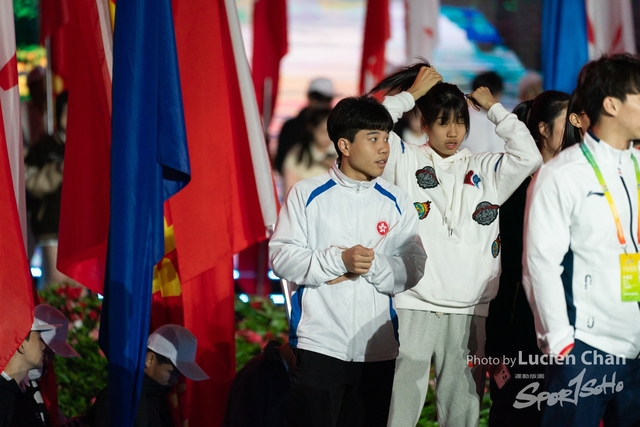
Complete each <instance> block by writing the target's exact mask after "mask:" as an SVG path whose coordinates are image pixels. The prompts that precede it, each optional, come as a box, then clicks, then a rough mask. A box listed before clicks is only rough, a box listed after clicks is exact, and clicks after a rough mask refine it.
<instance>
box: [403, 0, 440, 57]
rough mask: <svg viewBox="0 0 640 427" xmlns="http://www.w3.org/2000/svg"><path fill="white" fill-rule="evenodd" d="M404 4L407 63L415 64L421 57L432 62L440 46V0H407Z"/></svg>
mask: <svg viewBox="0 0 640 427" xmlns="http://www.w3.org/2000/svg"><path fill="white" fill-rule="evenodd" d="M404 3H405V23H406V34H407V43H406V49H407V62H408V63H410V64H411V63H414V62H416V61H417V58H419V57H422V58H425V59H427V60H428V61H430V62H431V61H432V60H433V51H434V49H435V48H436V46H437V44H438V19H439V17H440V0H405V1H404Z"/></svg>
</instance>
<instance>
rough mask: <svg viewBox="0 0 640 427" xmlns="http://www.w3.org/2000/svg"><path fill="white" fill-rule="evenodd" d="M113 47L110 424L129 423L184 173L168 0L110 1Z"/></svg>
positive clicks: (105, 341)
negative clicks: (168, 226)
mask: <svg viewBox="0 0 640 427" xmlns="http://www.w3.org/2000/svg"><path fill="white" fill-rule="evenodd" d="M115 22H116V25H115V32H114V48H113V51H114V54H113V112H112V125H111V126H112V143H111V190H110V194H111V199H110V209H111V213H110V224H109V244H108V251H107V264H106V274H105V286H104V305H103V311H102V319H101V327H100V345H101V346H102V348H103V350H104V352H105V354H106V356H107V358H108V359H109V396H110V413H111V425H112V426H118V427H131V426H133V425H134V420H135V416H136V411H137V407H138V400H139V397H140V390H141V385H142V378H143V371H144V361H145V355H146V347H147V338H148V334H149V319H150V311H151V288H152V279H153V267H154V265H155V264H156V263H157V262H158V261H159V260H160V259H161V258H162V256H163V253H164V238H163V203H164V201H165V200H166V199H168V198H169V197H171V196H172V195H173V194H175V193H176V192H177V191H179V190H180V189H181V188H182V187H184V186H185V185H186V184H187V183H188V182H189V179H190V168H189V155H188V149H187V140H186V129H185V122H184V113H183V108H182V93H181V89H180V76H179V72H178V58H177V52H176V43H175V33H174V28H173V15H172V11H171V1H170V0H118V3H117V7H116V19H115Z"/></svg>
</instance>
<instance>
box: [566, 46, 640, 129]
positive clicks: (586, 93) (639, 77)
mask: <svg viewBox="0 0 640 427" xmlns="http://www.w3.org/2000/svg"><path fill="white" fill-rule="evenodd" d="M576 91H577V102H578V104H580V105H581V106H582V108H583V109H584V112H585V113H587V116H589V121H590V122H591V126H593V125H594V124H595V123H597V122H598V119H599V118H600V114H601V113H602V103H603V102H604V99H605V98H606V97H609V96H611V97H614V98H617V99H619V100H620V101H622V102H625V101H626V100H627V95H629V94H639V93H640V60H638V59H637V58H635V57H633V56H632V55H630V54H628V53H624V54H620V55H613V56H607V55H603V56H602V57H600V59H597V60H595V61H591V62H589V63H588V64H586V65H585V66H584V67H582V70H580V75H579V76H578V87H577V89H576Z"/></svg>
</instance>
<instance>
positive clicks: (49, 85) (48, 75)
mask: <svg viewBox="0 0 640 427" xmlns="http://www.w3.org/2000/svg"><path fill="white" fill-rule="evenodd" d="M44 46H45V49H46V50H47V68H46V71H45V81H46V90H47V121H46V124H47V133H48V134H49V135H53V72H52V69H51V36H47V37H46V38H45V39H44Z"/></svg>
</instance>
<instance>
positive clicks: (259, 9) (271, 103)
mask: <svg viewBox="0 0 640 427" xmlns="http://www.w3.org/2000/svg"><path fill="white" fill-rule="evenodd" d="M287 49H288V42H287V2H286V0H257V1H256V2H255V4H254V6H253V66H252V68H251V72H252V75H253V85H254V86H255V89H256V99H257V100H258V109H259V110H260V114H262V116H263V118H264V121H265V126H268V123H269V122H270V120H271V117H273V109H274V107H275V105H276V96H277V95H278V80H279V76H280V60H281V59H282V58H283V57H284V56H285V55H286V54H287Z"/></svg>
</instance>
